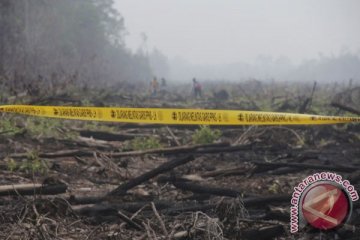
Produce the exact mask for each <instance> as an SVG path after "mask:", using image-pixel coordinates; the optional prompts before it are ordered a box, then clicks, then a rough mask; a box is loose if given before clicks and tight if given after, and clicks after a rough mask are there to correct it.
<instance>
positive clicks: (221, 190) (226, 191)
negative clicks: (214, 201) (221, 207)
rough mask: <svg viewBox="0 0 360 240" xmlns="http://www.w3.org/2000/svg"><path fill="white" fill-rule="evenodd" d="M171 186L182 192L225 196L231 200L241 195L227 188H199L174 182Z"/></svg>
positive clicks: (195, 185) (190, 184)
mask: <svg viewBox="0 0 360 240" xmlns="http://www.w3.org/2000/svg"><path fill="white" fill-rule="evenodd" d="M172 184H173V185H174V186H175V187H176V188H178V189H181V190H184V191H190V192H193V193H202V194H211V195H216V196H226V197H232V198H237V197H239V196H241V195H242V193H241V192H239V191H236V190H232V189H229V188H216V187H208V186H201V185H198V184H194V183H189V182H176V181H175V182H172Z"/></svg>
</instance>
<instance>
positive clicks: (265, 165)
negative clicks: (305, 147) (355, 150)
mask: <svg viewBox="0 0 360 240" xmlns="http://www.w3.org/2000/svg"><path fill="white" fill-rule="evenodd" d="M251 163H252V164H254V165H256V166H259V169H257V170H255V173H259V172H264V171H268V170H271V169H275V168H281V167H288V168H289V171H290V168H297V169H318V170H330V171H338V172H355V171H358V170H360V168H358V167H355V166H329V165H320V164H306V163H275V162H260V161H253V162H251Z"/></svg>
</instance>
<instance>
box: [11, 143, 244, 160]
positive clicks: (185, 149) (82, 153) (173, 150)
mask: <svg viewBox="0 0 360 240" xmlns="http://www.w3.org/2000/svg"><path fill="white" fill-rule="evenodd" d="M227 146H230V143H228V142H222V143H212V144H202V145H192V146H181V147H169V148H156V149H149V150H141V151H129V152H118V153H109V154H107V155H109V156H110V157H129V156H142V155H146V154H177V153H189V152H194V151H195V150H197V149H199V151H198V152H197V153H206V152H208V153H212V152H219V151H222V149H224V151H237V150H236V149H238V150H240V149H243V148H244V147H242V146H234V147H230V148H229V149H227V148H225V147H227ZM28 155H29V154H28V153H14V154H10V155H9V157H11V158H26V157H28ZM93 155H94V151H89V150H86V149H76V150H63V151H57V152H52V153H39V154H38V156H39V157H41V158H62V157H91V156H93Z"/></svg>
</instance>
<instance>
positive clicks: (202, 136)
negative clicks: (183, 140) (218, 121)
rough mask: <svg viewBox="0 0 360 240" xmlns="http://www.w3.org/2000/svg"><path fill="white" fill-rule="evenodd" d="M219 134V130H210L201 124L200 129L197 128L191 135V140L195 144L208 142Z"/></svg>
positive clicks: (216, 138)
mask: <svg viewBox="0 0 360 240" xmlns="http://www.w3.org/2000/svg"><path fill="white" fill-rule="evenodd" d="M220 136H221V132H220V130H218V129H215V130H211V129H210V127H209V126H201V127H200V129H197V130H196V131H195V133H194V134H193V135H192V140H193V143H195V144H208V143H213V142H214V141H215V140H218V139H219V138H220Z"/></svg>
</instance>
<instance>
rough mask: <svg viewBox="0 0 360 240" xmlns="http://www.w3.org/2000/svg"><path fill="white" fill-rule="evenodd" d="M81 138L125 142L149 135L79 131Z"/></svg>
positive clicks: (148, 135)
mask: <svg viewBox="0 0 360 240" xmlns="http://www.w3.org/2000/svg"><path fill="white" fill-rule="evenodd" d="M78 132H79V134H80V136H81V137H87V138H94V139H99V140H104V141H125V140H131V139H134V138H136V137H150V136H153V135H151V134H130V133H126V134H125V133H109V132H101V131H90V130H79V131H78Z"/></svg>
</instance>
